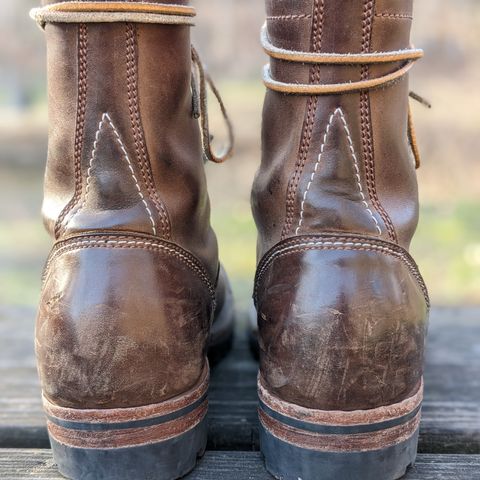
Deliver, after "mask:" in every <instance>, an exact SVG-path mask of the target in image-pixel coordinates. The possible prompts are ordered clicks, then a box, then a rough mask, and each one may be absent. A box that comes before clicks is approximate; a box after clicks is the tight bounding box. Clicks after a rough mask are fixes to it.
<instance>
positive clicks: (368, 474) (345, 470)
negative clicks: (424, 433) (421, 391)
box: [260, 425, 418, 480]
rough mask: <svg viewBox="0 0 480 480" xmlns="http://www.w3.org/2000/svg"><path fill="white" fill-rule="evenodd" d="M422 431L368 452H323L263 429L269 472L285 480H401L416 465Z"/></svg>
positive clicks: (262, 436) (261, 429) (266, 462)
mask: <svg viewBox="0 0 480 480" xmlns="http://www.w3.org/2000/svg"><path fill="white" fill-rule="evenodd" d="M417 443H418V430H417V432H416V433H415V434H414V435H413V436H412V437H411V438H410V439H408V440H406V441H404V442H402V443H399V444H397V445H393V446H390V447H386V448H382V449H378V450H373V451H366V452H342V453H339V452H319V451H315V450H308V449H305V448H301V447H298V446H296V445H293V444H290V443H287V442H284V441H282V440H280V439H279V438H277V437H275V436H274V435H272V434H271V433H270V432H269V431H268V430H267V429H265V427H263V426H262V425H260V448H261V451H262V454H263V456H264V459H265V467H266V469H267V470H268V471H269V472H270V473H271V474H272V475H273V476H274V477H275V478H277V479H281V480H320V479H321V480H397V479H399V478H401V477H403V475H405V473H406V471H407V469H408V467H409V466H411V465H413V464H414V462H415V458H416V454H417Z"/></svg>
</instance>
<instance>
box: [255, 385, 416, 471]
mask: <svg viewBox="0 0 480 480" xmlns="http://www.w3.org/2000/svg"><path fill="white" fill-rule="evenodd" d="M422 393H423V389H422V388H420V390H419V391H418V393H417V394H416V395H415V396H413V397H411V398H409V399H407V400H405V401H403V402H401V403H398V404H395V405H390V406H386V407H380V408H375V409H372V410H361V411H353V412H341V411H324V410H313V409H308V408H303V407H300V406H298V405H294V404H291V403H288V402H284V401H282V400H281V399H279V398H278V397H276V396H274V395H272V394H271V393H269V392H268V391H267V389H266V388H265V386H264V385H263V383H262V380H261V379H259V397H260V404H259V419H260V448H261V451H262V454H263V456H264V459H265V466H266V468H267V470H268V471H269V472H270V473H271V474H272V475H273V476H274V477H275V478H278V479H282V480H318V479H322V480H397V479H399V478H401V477H402V476H403V475H404V474H405V473H406V471H407V469H408V467H409V466H410V465H413V463H414V462H415V458H416V454H417V443H418V430H419V424H420V409H421V401H422V396H423V395H422Z"/></svg>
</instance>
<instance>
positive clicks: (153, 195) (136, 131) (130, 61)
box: [126, 23, 170, 239]
mask: <svg viewBox="0 0 480 480" xmlns="http://www.w3.org/2000/svg"><path fill="white" fill-rule="evenodd" d="M126 37H127V38H126V49H127V53H126V58H127V97H128V109H129V113H130V121H131V124H132V132H133V139H134V143H135V152H136V156H137V158H138V160H139V166H140V172H141V174H142V178H143V180H144V183H145V185H146V187H147V191H148V194H149V197H150V199H151V200H152V202H153V204H154V205H155V207H156V209H157V211H158V213H159V216H160V223H161V225H162V231H163V235H164V236H165V238H167V239H168V238H169V236H170V222H169V221H168V214H167V212H166V210H165V207H164V205H163V203H162V202H161V201H160V199H159V198H158V194H157V190H156V188H155V184H154V181H153V179H152V172H151V168H150V161H149V158H148V152H147V147H146V145H145V140H144V134H143V127H142V121H141V118H140V112H139V109H138V86H137V61H136V59H137V42H136V30H135V27H134V26H133V25H132V24H130V23H128V24H127V25H126Z"/></svg>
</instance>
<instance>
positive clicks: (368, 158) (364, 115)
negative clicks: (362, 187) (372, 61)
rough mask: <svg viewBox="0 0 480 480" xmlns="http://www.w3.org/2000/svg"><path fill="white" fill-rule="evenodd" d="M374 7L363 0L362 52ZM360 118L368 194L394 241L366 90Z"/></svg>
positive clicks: (363, 71)
mask: <svg viewBox="0 0 480 480" xmlns="http://www.w3.org/2000/svg"><path fill="white" fill-rule="evenodd" d="M374 8H375V2H374V1H373V0H365V1H364V6H363V20H362V53H368V52H369V51H370V44H371V36H372V27H373V16H374ZM369 72H370V67H369V66H368V65H364V66H363V67H362V69H361V73H360V75H361V79H362V80H366V79H368V77H369ZM360 119H361V132H362V153H363V157H364V162H365V179H366V183H367V190H368V195H369V197H370V200H371V202H372V204H373V206H374V208H375V209H376V210H377V212H378V213H379V215H380V217H381V218H382V220H383V222H384V224H385V227H386V229H387V234H388V237H389V239H390V240H392V241H394V242H396V241H397V236H396V233H395V227H394V226H393V223H392V221H391V219H390V217H389V216H388V214H387V212H386V211H385V209H384V208H383V206H382V205H381V204H380V200H379V199H378V195H377V191H376V188H375V161H374V151H373V138H372V131H371V119H370V96H369V93H368V92H367V91H362V92H361V93H360Z"/></svg>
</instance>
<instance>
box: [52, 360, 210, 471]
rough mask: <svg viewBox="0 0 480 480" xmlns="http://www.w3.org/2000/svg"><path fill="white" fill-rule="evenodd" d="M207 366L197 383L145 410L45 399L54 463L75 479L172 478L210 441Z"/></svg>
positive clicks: (188, 467) (193, 461) (189, 466)
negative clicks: (85, 407) (75, 405)
mask: <svg viewBox="0 0 480 480" xmlns="http://www.w3.org/2000/svg"><path fill="white" fill-rule="evenodd" d="M207 388H208V367H207V370H206V371H205V372H204V375H203V377H202V380H201V381H200V382H199V384H198V385H197V386H196V387H195V388H194V389H192V390H191V391H189V392H188V393H186V394H184V395H181V396H178V397H175V398H173V399H171V400H168V401H165V402H162V403H158V404H154V405H147V406H143V407H134V408H118V409H96V410H93V409H89V410H80V409H73V408H64V407H59V406H56V405H54V404H52V403H51V402H49V401H48V400H47V399H45V398H44V408H45V411H46V414H47V425H48V432H49V437H50V442H51V445H52V450H53V457H54V461H55V463H56V464H57V466H58V469H59V471H60V473H62V474H63V475H64V476H66V477H68V478H71V479H73V480H114V479H115V480H127V479H128V480H131V479H138V480H147V479H159V480H174V479H177V478H181V477H183V476H185V475H186V474H187V473H189V472H190V471H191V470H192V469H193V468H194V467H195V464H196V461H197V458H198V457H199V456H202V455H203V453H204V452H205V447H206V443H207V420H206V414H207V407H208V400H207Z"/></svg>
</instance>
